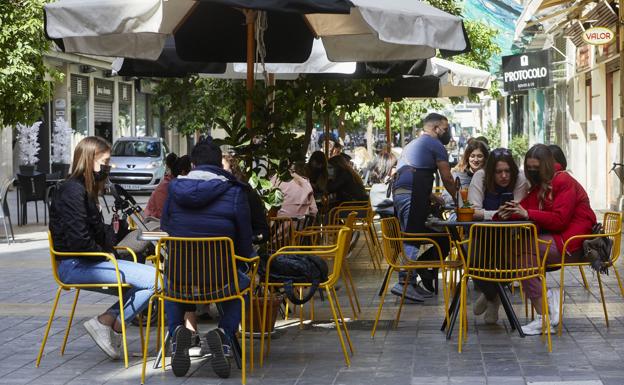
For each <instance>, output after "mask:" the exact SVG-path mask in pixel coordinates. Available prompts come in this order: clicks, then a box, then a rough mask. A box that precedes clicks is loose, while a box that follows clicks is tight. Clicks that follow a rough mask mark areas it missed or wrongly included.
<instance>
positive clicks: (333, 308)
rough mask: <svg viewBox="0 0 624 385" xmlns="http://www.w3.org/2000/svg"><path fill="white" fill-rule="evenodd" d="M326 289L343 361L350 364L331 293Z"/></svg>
mask: <svg viewBox="0 0 624 385" xmlns="http://www.w3.org/2000/svg"><path fill="white" fill-rule="evenodd" d="M325 290H326V291H327V298H328V300H329V306H330V307H331V311H332V315H333V316H334V322H335V323H336V332H337V333H338V339H340V345H341V346H342V354H343V355H344V359H345V362H346V364H347V366H351V361H350V360H349V354H348V353H347V347H346V346H345V343H344V338H342V331H341V330H340V324H339V322H338V315H337V314H336V308H335V307H334V301H333V300H332V294H331V293H330V291H329V288H327V287H326V288H325Z"/></svg>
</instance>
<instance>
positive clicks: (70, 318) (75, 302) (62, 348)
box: [61, 289, 80, 356]
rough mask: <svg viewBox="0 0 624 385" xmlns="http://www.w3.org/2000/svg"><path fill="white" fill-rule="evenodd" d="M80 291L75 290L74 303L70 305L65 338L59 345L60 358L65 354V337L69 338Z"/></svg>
mask: <svg viewBox="0 0 624 385" xmlns="http://www.w3.org/2000/svg"><path fill="white" fill-rule="evenodd" d="M79 294H80V289H76V296H75V297H74V303H73V304H72V309H71V313H69V319H68V320H67V328H65V337H63V345H61V356H62V355H63V354H65V346H67V337H69V330H70V329H71V325H72V321H73V320H74V312H75V311H76V304H77V303H78V295H79Z"/></svg>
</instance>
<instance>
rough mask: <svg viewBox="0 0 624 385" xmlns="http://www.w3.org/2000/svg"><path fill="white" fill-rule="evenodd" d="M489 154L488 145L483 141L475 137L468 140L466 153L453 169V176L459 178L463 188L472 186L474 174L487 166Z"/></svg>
mask: <svg viewBox="0 0 624 385" xmlns="http://www.w3.org/2000/svg"><path fill="white" fill-rule="evenodd" d="M488 155H489V151H488V148H487V145H486V144H485V143H483V142H482V141H480V140H476V139H475V140H471V141H470V142H468V144H467V145H466V150H465V151H464V155H463V156H462V157H461V159H460V160H459V162H458V163H457V166H455V167H453V169H452V170H451V174H453V178H459V182H460V186H461V187H462V188H468V186H470V181H471V180H472V177H473V175H474V174H475V173H476V172H477V171H479V170H481V169H482V168H483V167H484V166H485V162H486V161H487V158H488Z"/></svg>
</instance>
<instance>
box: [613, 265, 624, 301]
mask: <svg viewBox="0 0 624 385" xmlns="http://www.w3.org/2000/svg"><path fill="white" fill-rule="evenodd" d="M611 266H613V271H614V272H615V277H616V278H617V281H618V286H620V294H621V295H622V297H624V287H622V279H621V278H620V272H619V271H618V269H617V268H616V267H615V264H612V265H611Z"/></svg>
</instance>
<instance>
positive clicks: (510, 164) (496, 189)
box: [468, 148, 529, 324]
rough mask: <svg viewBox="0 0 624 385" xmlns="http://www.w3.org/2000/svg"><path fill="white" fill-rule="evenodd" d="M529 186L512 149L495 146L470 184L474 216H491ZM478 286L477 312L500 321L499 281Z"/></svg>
mask: <svg viewBox="0 0 624 385" xmlns="http://www.w3.org/2000/svg"><path fill="white" fill-rule="evenodd" d="M528 188H529V185H528V183H527V181H526V178H525V177H524V173H523V172H522V171H520V170H519V169H518V165H516V162H515V161H514V158H513V156H512V154H511V151H510V150H508V149H506V148H497V149H495V150H493V151H492V152H491V153H490V155H489V157H488V159H487V162H486V164H485V168H484V169H482V170H479V171H477V172H476V173H475V174H474V176H473V178H472V181H471V183H470V187H469V188H468V201H469V202H470V203H472V205H473V207H474V209H475V213H474V218H475V219H485V220H491V219H492V218H493V217H494V216H495V215H496V213H497V212H498V210H499V209H500V208H501V207H502V206H503V204H504V203H505V202H506V201H507V200H515V201H516V202H520V201H521V200H522V199H523V198H524V197H525V196H526V194H527V191H528ZM475 286H476V287H477V289H479V290H480V291H481V294H480V295H479V298H478V299H477V301H476V302H475V304H474V307H473V312H474V314H475V315H481V314H483V313H485V314H484V316H483V320H484V321H485V323H487V324H494V323H496V322H497V321H498V309H499V307H500V297H499V296H498V289H497V286H496V284H495V283H491V282H487V281H482V280H475Z"/></svg>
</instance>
